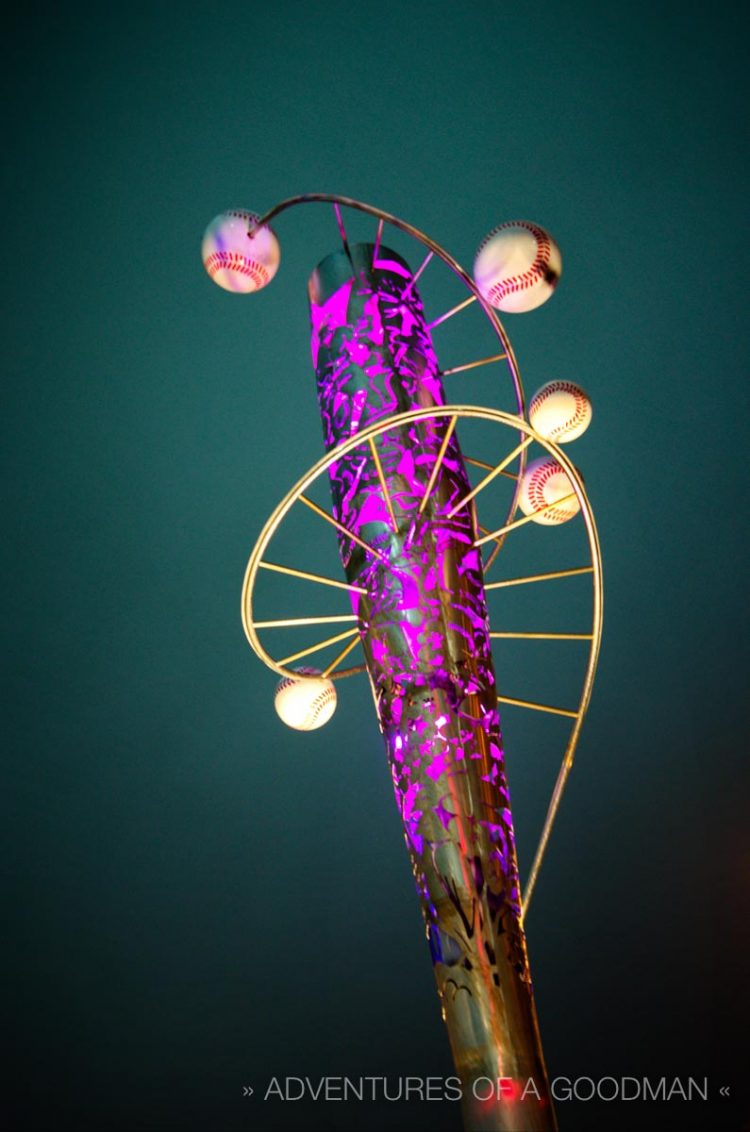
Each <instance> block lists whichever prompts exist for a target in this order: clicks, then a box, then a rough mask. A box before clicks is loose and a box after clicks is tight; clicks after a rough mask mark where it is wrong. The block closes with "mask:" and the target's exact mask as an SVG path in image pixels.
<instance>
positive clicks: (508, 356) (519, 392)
mask: <svg viewBox="0 0 750 1132" xmlns="http://www.w3.org/2000/svg"><path fill="white" fill-rule="evenodd" d="M298 204H333V205H335V206H339V205H343V206H344V207H345V208H353V209H356V210H357V211H358V212H364V213H365V214H366V215H367V216H374V217H375V218H376V219H377V220H379V221H380V223H381V224H382V223H383V222H385V223H386V224H391V225H392V226H393V227H394V228H398V229H399V231H401V232H405V233H406V235H407V236H411V237H412V238H413V239H415V240H417V242H418V243H420V244H422V245H423V246H424V247H426V248H427V249H428V250H429V251H430V252H432V254H433V255H436V256H438V257H439V258H440V259H441V260H442V261H443V263H445V264H446V265H447V266H448V267H449V268H450V269H451V271H452V272H453V273H454V275H457V276H458V278H459V279H460V280H461V282H462V283H463V284H464V286H465V287H468V289H469V291H470V292H471V294H472V296H473V298H475V299H476V300H477V302H478V303H479V305H480V307H481V308H482V310H483V311H484V313H485V314H486V315H487V318H488V319H489V320H490V324H491V326H492V329H493V330H494V332H495V334H496V335H497V337H498V338H499V339H500V341H501V343H502V345H503V352H504V353H505V360H506V361H507V363H508V369H509V371H510V376H511V381H512V382H513V390H514V393H515V398H516V408H517V410H518V415H519V417H525V416H526V401H525V397H524V392H523V385H522V383H521V374H520V373H519V370H518V362H517V361H516V356H515V354H514V353H513V347H512V346H511V343H510V339H509V338H508V335H507V334H506V332H505V328H504V327H503V324H502V323H501V322H500V319H499V318H498V316H497V312H496V311H495V309H494V308H493V307H491V306H490V304H489V303H488V302H487V300H486V299H485V298H484V296H483V295H482V294H481V293H480V291H479V289H478V287H477V285H476V283H475V282H474V280H473V279H472V277H471V276H470V275H469V274H468V272H466V271H465V270H464V269H463V267H461V264H460V263H459V262H458V260H455V259H454V258H453V256H452V255H451V254H450V253H449V252H447V251H446V250H445V248H444V247H442V245H441V244H438V243H437V241H435V240H432V239H430V237H429V236H428V235H427V234H426V233H425V232H423V231H422V230H421V229H420V228H415V227H414V225H413V224H407V222H406V221H405V220H401V219H399V217H398V216H394V215H393V213H391V212H384V211H383V209H382V208H376V207H375V206H374V205H372V204H365V202H364V201H361V200H356V199H355V198H354V197H344V196H340V195H339V194H338V193H300V194H298V195H297V196H293V197H287V199H286V200H282V201H279V203H278V204H275V205H274V206H273V208H270V209H269V210H268V212H266V213H264V215H263V216H261V217H259V219H258V220H256V221H255V222H254V223H251V224H250V227H249V228H248V234H249V235H252V233H253V232H254V231H255V230H256V229H257V228H262V227H263V226H264V225H266V224H270V222H271V221H272V220H274V219H275V218H276V217H277V216H279V215H280V214H281V213H282V212H286V210H287V209H289V208H294V207H295V206H296V205H298ZM415 280H416V277H415ZM525 467H526V454H525V452H522V453H521V456H520V459H519V464H518V477H517V480H516V491H515V493H514V496H513V502H512V505H511V507H512V510H511V513H512V512H513V511H515V509H516V506H517V504H518V494H519V492H520V489H521V477H522V475H523V473H524V469H525ZM504 541H505V536H502V537H501V538H500V539H499V545H498V547H497V548H496V550H495V551H494V555H497V552H498V550H499V549H500V547H501V546H502V544H503V542H504Z"/></svg>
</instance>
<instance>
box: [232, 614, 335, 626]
mask: <svg viewBox="0 0 750 1132" xmlns="http://www.w3.org/2000/svg"><path fill="white" fill-rule="evenodd" d="M356 620H357V618H356V616H355V614H353V613H342V614H337V615H336V616H335V617H284V618H282V619H281V620H277V621H253V625H254V626H255V628H256V629H294V628H296V627H297V626H299V625H336V624H341V623H342V622H343V621H356Z"/></svg>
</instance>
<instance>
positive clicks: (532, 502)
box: [518, 456, 581, 527]
mask: <svg viewBox="0 0 750 1132" xmlns="http://www.w3.org/2000/svg"><path fill="white" fill-rule="evenodd" d="M566 496H570V498H569V499H568V498H566ZM562 499H565V502H564V503H560V506H559V507H550V509H549V511H542V508H543V507H546V506H547V505H548V504H549V503H557V502H558V501H559V500H562ZM518 504H519V506H520V508H521V510H522V511H523V513H524V515H534V519H533V522H535V523H541V524H542V525H544V526H549V527H552V526H557V525H558V524H559V523H567V521H568V519H572V518H573V516H574V515H577V514H578V512H579V511H580V509H581V504H580V503H579V502H578V496H577V495H575V493H574V489H573V484H572V483H571V482H570V478H569V476H568V474H567V472H565V470H564V469H563V468H562V467H561V466H560V464H558V462H557V460H554V459H553V458H552V457H551V456H540V458H539V459H538V460H532V462H531V463H530V464H529V465H528V467H527V468H526V471H525V472H524V473H523V477H522V479H521V490H520V492H519V493H518ZM537 511H540V512H541V514H539V515H536V514H535V513H536V512H537Z"/></svg>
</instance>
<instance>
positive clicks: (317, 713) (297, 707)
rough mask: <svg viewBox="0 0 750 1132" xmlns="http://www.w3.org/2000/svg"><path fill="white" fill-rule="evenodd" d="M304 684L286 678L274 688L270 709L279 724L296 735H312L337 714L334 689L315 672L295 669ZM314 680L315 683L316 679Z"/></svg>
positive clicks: (314, 670) (315, 670) (329, 681)
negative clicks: (271, 708) (305, 733)
mask: <svg viewBox="0 0 750 1132" xmlns="http://www.w3.org/2000/svg"><path fill="white" fill-rule="evenodd" d="M294 671H295V672H299V674H300V676H304V677H306V679H303V680H293V679H292V678H291V677H289V676H285V677H284V679H283V680H280V681H279V683H278V684H277V685H276V694H275V696H274V701H273V705H274V707H275V708H276V714H277V715H278V717H279V719H280V720H281V721H282V723H285V724H286V725H287V727H292V728H294V730H295V731H315V730H317V728H318V727H322V726H323V724H324V723H328V720H329V719H330V718H331V716H332V715H333V713H334V712H335V710H336V689H335V687H334V685H333V683H332V681H331V680H326V679H324V678H323V677H322V676H321V675H320V672H319V670H318V669H317V668H295V670H294ZM316 677H317V679H316Z"/></svg>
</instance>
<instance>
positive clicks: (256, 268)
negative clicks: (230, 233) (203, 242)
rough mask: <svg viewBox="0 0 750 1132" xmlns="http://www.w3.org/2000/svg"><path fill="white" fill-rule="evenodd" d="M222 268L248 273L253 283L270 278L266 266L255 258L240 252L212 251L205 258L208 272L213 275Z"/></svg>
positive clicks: (265, 281)
mask: <svg viewBox="0 0 750 1132" xmlns="http://www.w3.org/2000/svg"><path fill="white" fill-rule="evenodd" d="M223 268H226V269H227V270H229V271H238V272H239V273H240V274H241V275H249V276H251V278H252V279H253V281H254V282H255V283H267V282H268V280H269V278H270V276H269V274H268V270H267V268H266V267H264V265H263V264H262V263H258V261H257V259H251V258H250V257H249V256H245V255H242V254H241V253H240V252H232V251H220V252H212V253H211V255H210V256H208V258H207V259H206V271H207V272H208V274H209V275H210V276H211V277H213V276H214V275H215V274H216V272H217V271H221V270H222V269H223Z"/></svg>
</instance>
